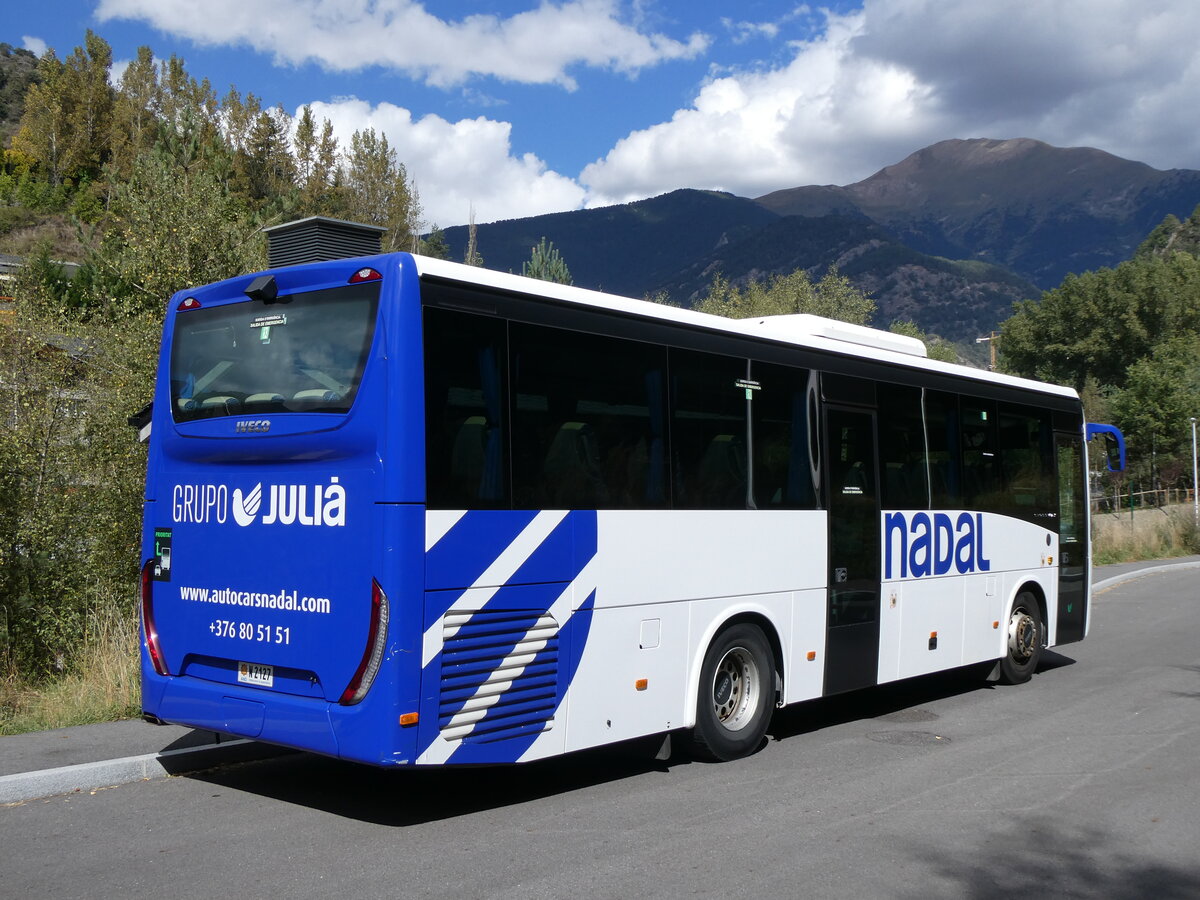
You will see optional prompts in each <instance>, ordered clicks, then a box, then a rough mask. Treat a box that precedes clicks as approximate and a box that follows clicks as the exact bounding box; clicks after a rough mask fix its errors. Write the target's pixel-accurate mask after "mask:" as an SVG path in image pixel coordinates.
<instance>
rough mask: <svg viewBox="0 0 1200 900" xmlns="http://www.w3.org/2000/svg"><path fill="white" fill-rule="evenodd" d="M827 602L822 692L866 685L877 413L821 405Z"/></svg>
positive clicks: (874, 657)
mask: <svg viewBox="0 0 1200 900" xmlns="http://www.w3.org/2000/svg"><path fill="white" fill-rule="evenodd" d="M825 435H826V438H827V440H826V450H825V459H826V464H825V475H826V482H825V483H826V484H827V485H828V496H829V604H828V609H827V616H828V618H827V621H826V634H825V688H824V693H825V694H836V693H840V692H842V691H850V690H854V689H855V688H861V687H870V686H871V685H874V684H876V683H877V681H878V673H879V593H880V591H879V478H878V469H877V465H876V451H875V413H874V412H870V411H866V410H854V409H845V408H841V407H832V406H831V407H827V408H826V412H825Z"/></svg>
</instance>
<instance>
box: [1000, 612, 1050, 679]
mask: <svg viewBox="0 0 1200 900" xmlns="http://www.w3.org/2000/svg"><path fill="white" fill-rule="evenodd" d="M1045 642H1046V625H1045V623H1044V622H1043V621H1042V613H1041V610H1040V609H1039V607H1038V602H1037V598H1035V597H1034V596H1033V594H1031V593H1029V592H1028V591H1022V592H1021V593H1019V594H1017V599H1016V601H1015V602H1014V603H1013V608H1012V612H1010V613H1009V616H1008V639H1007V645H1006V646H1007V652H1006V653H1005V655H1004V656H1003V657H1002V658H1001V660H1000V680H1001V681H1002V682H1004V683H1005V684H1024V683H1025V682H1026V681H1028V680H1029V679H1030V678H1031V677H1032V676H1033V673H1034V672H1036V671H1037V667H1038V663H1039V662H1040V661H1041V658H1042V645H1043V644H1044V643H1045Z"/></svg>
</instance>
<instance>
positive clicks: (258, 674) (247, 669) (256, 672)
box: [238, 662, 275, 687]
mask: <svg viewBox="0 0 1200 900" xmlns="http://www.w3.org/2000/svg"><path fill="white" fill-rule="evenodd" d="M238 681H239V682H241V683H242V684H254V685H258V686H259V687H274V685H275V667H274V666H261V665H259V664H258V663H248V662H240V663H238Z"/></svg>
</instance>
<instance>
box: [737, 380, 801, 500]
mask: <svg viewBox="0 0 1200 900" xmlns="http://www.w3.org/2000/svg"><path fill="white" fill-rule="evenodd" d="M751 371H752V373H753V375H754V380H755V381H757V382H758V383H759V386H760V387H759V390H757V391H755V392H754V397H753V401H752V408H753V416H754V459H753V460H752V465H753V466H754V499H755V506H757V507H758V508H759V509H814V508H815V507H816V505H817V495H816V485H815V484H814V483H813V482H814V478H813V474H814V465H813V461H812V460H811V459H810V458H809V452H810V451H809V447H810V443H809V433H808V431H809V427H810V424H812V423H810V421H809V414H808V403H807V398H808V382H809V371H808V370H807V369H797V368H792V367H790V366H777V365H771V364H768V363H760V362H755V363H754V364H753V366H752V369H751Z"/></svg>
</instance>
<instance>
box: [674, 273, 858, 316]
mask: <svg viewBox="0 0 1200 900" xmlns="http://www.w3.org/2000/svg"><path fill="white" fill-rule="evenodd" d="M695 308H696V309H697V310H699V311H700V312H706V313H712V314H714V315H718V316H727V317H729V318H732V319H744V318H749V317H751V316H783V315H795V314H797V313H808V314H811V315H817V316H825V317H826V318H829V319H840V320H842V321H843V322H850V323H852V324H855V325H865V324H867V322H868V321H869V320H870V318H871V314H872V313H874V312H875V301H874V300H872V299H871V297H870V295H869V294H867V293H866V292H864V291H861V290H859V289H858V288H856V287H854V285H853V284H851V283H850V279H848V278H846V277H845V276H844V275H841V274H840V273H839V272H838V271H837V269H836V268H832V267H831V268H830V269H829V270H828V271H827V272H826V273H825V276H824V277H823V278H822V279H821V280H820V282H818V283H817V284H816V285H814V284H813V283H812V281H811V280H810V279H809V277H808V273H807V272H805V271H804V270H803V269H796V270H795V271H794V272H792V273H791V274H790V275H770V276H768V277H767V279H766V280H765V281H763V280H759V279H751V280H750V281H749V282H748V283H747V285H746V287H745V289H744V290H743V289H742V288H739V287H738V286H737V285H734V284H731V283H730V282H729V281H727V280H726V279H725V278H724V277H723V276H721V275H720V274H718V275H717V276H716V277H714V278H713V282H712V285H711V286H710V287H709V291H708V295H707V296H706V297H705V298H704V299H703V300H702V301H700V303H698V304H697V305H696V307H695Z"/></svg>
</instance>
